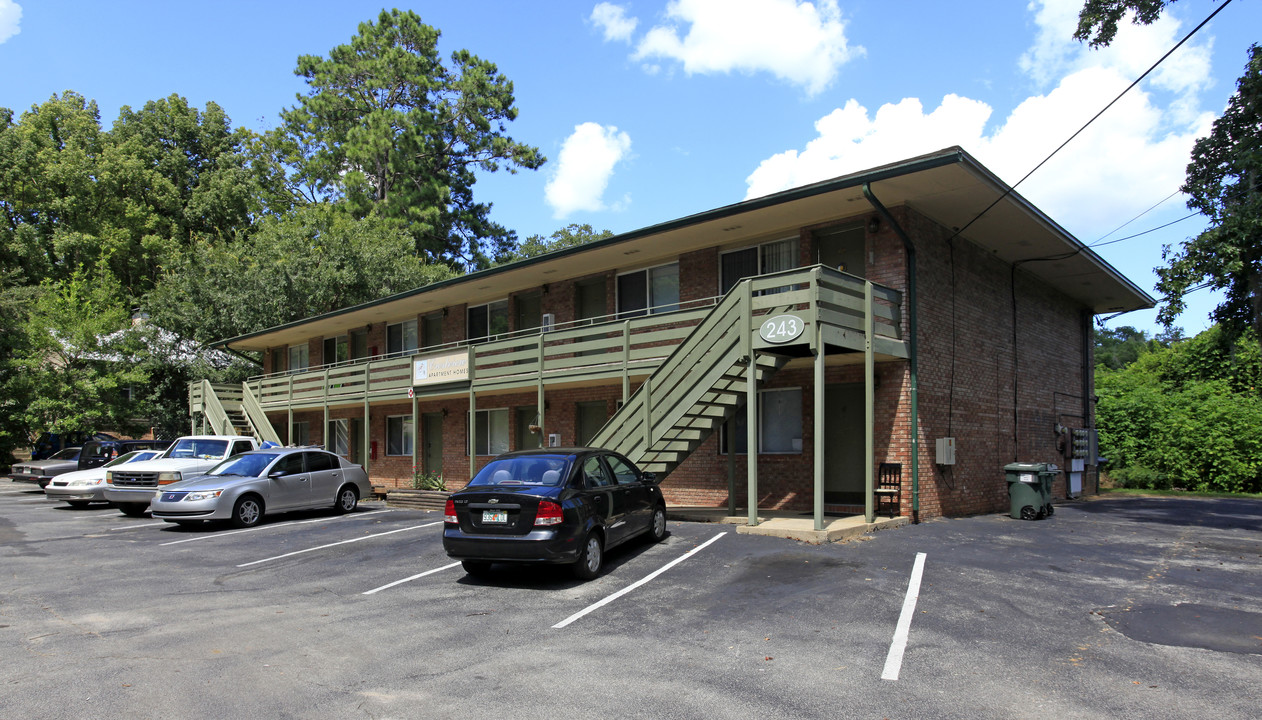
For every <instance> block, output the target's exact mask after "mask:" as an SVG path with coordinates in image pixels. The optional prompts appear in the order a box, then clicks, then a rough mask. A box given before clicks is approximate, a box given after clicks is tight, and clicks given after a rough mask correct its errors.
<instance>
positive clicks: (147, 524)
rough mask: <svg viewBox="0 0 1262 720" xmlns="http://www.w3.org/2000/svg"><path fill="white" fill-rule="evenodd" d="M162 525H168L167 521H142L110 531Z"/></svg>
mask: <svg viewBox="0 0 1262 720" xmlns="http://www.w3.org/2000/svg"><path fill="white" fill-rule="evenodd" d="M160 525H166V523H165V522H156V523H141V524H138V525H124V526H122V527H116V528H110V529H109V530H110V532H118V531H119V530H135V529H137V528H147V527H158V526H160Z"/></svg>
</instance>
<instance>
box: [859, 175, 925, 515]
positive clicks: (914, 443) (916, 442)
mask: <svg viewBox="0 0 1262 720" xmlns="http://www.w3.org/2000/svg"><path fill="white" fill-rule="evenodd" d="M863 196H864V197H865V198H867V199H868V202H869V203H871V204H872V207H873V208H875V209H876V211H877V213H878V214H880V216H881V217H882V218H884V219H885V222H887V223H889V224H890V227H891V228H893V229H894V233H895V234H896V235H898V239H899V240H902V241H903V249H904V250H906V252H907V354H908V358H907V365H908V368H909V370H910V371H911V458H912V461H911V521H912V522H913V523H917V524H918V523H919V522H920V380H919V377H918V375H917V369H916V346H917V345H918V343H917V340H916V246H915V245H913V244H912V242H911V238H909V237H907V233H905V232H903V228H902V226H900V225H899V224H898V221H897V220H895V219H894V216H893V215H890V211H889V210H886V209H885V206H884V205H882V204H881V201H880V200H877V199H876V196H875V195H873V194H872V183H870V182H865V183H863Z"/></svg>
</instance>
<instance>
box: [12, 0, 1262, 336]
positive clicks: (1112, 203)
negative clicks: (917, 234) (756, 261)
mask: <svg viewBox="0 0 1262 720" xmlns="http://www.w3.org/2000/svg"><path fill="white" fill-rule="evenodd" d="M1220 4H1221V0H1180V1H1179V2H1177V3H1175V4H1174V5H1173V6H1172V7H1171V8H1170V10H1169V11H1168V12H1167V14H1166V16H1165V17H1164V18H1163V19H1162V20H1161V21H1160V22H1159V23H1157V24H1156V25H1154V26H1151V27H1147V28H1137V27H1133V26H1130V25H1127V26H1125V27H1123V29H1122V31H1121V32H1120V33H1119V35H1118V37H1117V39H1116V40H1115V41H1114V43H1113V45H1112V46H1111V47H1110V48H1108V49H1107V50H1104V51H1091V50H1088V49H1087V48H1085V47H1084V46H1082V45H1081V44H1079V43H1076V42H1074V41H1073V40H1072V38H1071V36H1072V33H1073V28H1074V23H1075V20H1076V16H1077V12H1078V10H1079V8H1080V7H1081V0H1032V1H1031V2H1029V3H1028V4H1025V3H1020V2H1011V0H1008V1H999V0H993V1H991V2H976V3H965V4H961V3H943V2H931V1H928V0H903V1H901V2H888V1H885V2H882V1H878V0H815V1H814V2H811V3H808V2H801V1H800V0H628V1H626V2H599V3H598V2H594V1H593V0H586V1H584V2H577V1H570V0H548V1H547V2H520V1H516V2H514V1H509V0H485V1H482V0H465V1H463V2H451V0H443V1H442V2H414V3H410V4H402V5H401V6H400V7H401V8H403V9H411V10H414V11H415V12H416V13H417V14H418V15H420V16H421V18H422V20H423V21H425V22H426V23H428V24H430V25H433V26H435V27H437V28H438V29H439V30H441V31H442V39H441V40H440V50H441V51H442V52H443V54H444V55H450V53H451V52H452V51H454V50H458V49H462V48H463V49H467V50H469V51H471V52H473V53H475V54H477V55H479V56H480V57H482V58H484V59H487V60H490V61H492V62H494V63H496V64H497V65H498V66H499V68H500V70H501V71H502V72H503V73H504V74H505V75H507V77H508V78H509V79H510V80H512V81H513V83H514V85H515V91H516V97H517V106H518V108H519V110H520V115H519V117H518V119H517V121H516V122H514V123H513V124H512V125H511V126H510V128H509V132H510V134H511V135H512V136H513V137H514V138H515V139H517V140H519V141H522V142H526V143H529V144H532V145H535V146H537V147H539V148H540V149H541V150H542V151H543V153H544V154H545V155H546V156H547V157H548V158H549V161H548V163H547V164H546V165H545V166H544V168H543V169H541V170H539V171H534V172H531V171H526V172H522V173H519V174H517V175H509V174H506V173H499V174H496V175H489V176H485V177H482V178H481V179H480V180H479V182H478V184H477V186H476V190H475V193H476V194H477V196H478V197H479V199H481V200H484V201H490V202H492V203H493V204H494V209H493V211H492V217H493V219H495V220H496V221H498V222H500V223H501V224H503V225H505V226H507V227H509V228H511V229H514V230H516V231H517V232H518V234H519V235H520V236H522V237H526V236H528V235H532V234H540V235H548V234H551V233H552V232H553V231H554V230H556V229H558V228H560V227H563V226H564V225H566V224H569V223H590V224H591V225H593V226H594V227H596V228H597V229H606V228H607V229H610V230H613V231H615V232H623V231H627V230H633V229H636V228H640V227H644V226H646V225H651V224H653V223H657V222H661V221H665V220H670V219H674V218H678V217H681V216H684V215H689V214H693V213H696V212H701V211H704V210H708V209H711V208H714V207H719V206H722V205H727V204H730V203H733V202H737V201H740V200H743V199H747V198H750V197H757V196H759V195H763V194H766V193H769V192H775V191H778V190H783V189H787V188H790V187H794V186H796V185H800V184H804V183H808V182H814V181H816V180H822V179H825V178H829V177H835V176H837V175H841V174H845V173H849V172H854V171H857V170H862V169H864V168H867V167H872V166H875V165H879V164H883V163H886V162H891V161H894V160H898V159H902V158H906V157H912V156H915V155H918V154H921V153H924V152H928V151H932V150H937V149H941V148H944V147H948V146H951V145H960V146H962V147H964V148H965V149H966V150H967V151H968V152H970V153H972V154H973V155H974V156H976V157H977V158H978V159H979V160H980V161H981V162H982V163H984V164H986V165H987V166H988V167H989V168H990V169H991V170H992V171H994V172H996V173H997V174H998V175H999V176H1000V177H1002V178H1004V179H1005V180H1007V181H1008V182H1016V181H1017V180H1019V179H1020V178H1021V177H1022V176H1023V175H1025V174H1026V173H1027V172H1028V171H1029V170H1030V169H1032V168H1033V167H1034V166H1035V165H1037V164H1038V163H1039V162H1040V161H1041V160H1042V159H1043V158H1044V157H1046V156H1047V154H1048V153H1050V152H1051V151H1052V150H1053V149H1055V147H1056V146H1057V145H1059V144H1060V143H1061V142H1063V141H1064V140H1065V139H1066V138H1067V137H1069V135H1071V134H1072V133H1073V131H1074V130H1076V129H1077V128H1078V127H1080V126H1081V125H1082V124H1083V123H1084V122H1086V120H1087V119H1089V118H1090V117H1091V116H1092V115H1094V114H1095V113H1096V112H1097V111H1098V110H1099V109H1101V108H1103V107H1104V106H1105V105H1106V104H1107V103H1108V102H1109V101H1110V100H1112V99H1113V97H1114V96H1116V95H1117V93H1119V92H1120V91H1121V90H1122V89H1123V88H1125V87H1126V86H1127V85H1128V84H1130V83H1131V81H1133V80H1134V79H1135V78H1136V77H1138V76H1139V75H1140V74H1141V73H1142V72H1143V71H1144V70H1146V69H1147V68H1148V66H1149V65H1151V64H1152V63H1153V62H1155V61H1156V60H1157V59H1158V58H1159V57H1160V56H1161V55H1162V54H1164V53H1165V52H1166V51H1167V50H1168V49H1169V48H1170V47H1172V46H1173V45H1174V44H1175V43H1176V42H1177V41H1178V40H1179V39H1180V38H1182V37H1183V35H1184V34H1186V33H1187V32H1188V31H1190V30H1191V29H1192V28H1193V27H1195V26H1196V25H1197V24H1198V23H1199V22H1200V21H1201V20H1202V19H1204V18H1205V17H1206V16H1208V15H1209V13H1211V12H1212V11H1213V10H1214V9H1215V8H1217V7H1219V6H1220ZM381 9H382V5H381V4H379V3H377V2H357V1H356V0H335V1H325V0H307V1H305V2H291V1H290V0H265V1H262V2H260V1H259V0H252V1H248V2H242V1H238V0H218V1H217V2H213V3H210V2H200V1H195V0H190V1H189V2H179V3H173V2H149V1H141V0H135V1H131V2H128V1H123V0H120V1H117V2H107V1H103V0H93V1H83V0H0V106H3V107H8V108H11V109H13V110H14V111H16V112H18V113H20V112H23V111H25V110H27V109H29V108H30V107H31V106H32V105H34V104H38V103H40V102H43V101H45V100H47V99H48V98H49V96H51V95H52V94H54V93H60V92H62V91H64V90H74V91H76V92H79V93H81V94H83V95H85V96H86V97H88V98H91V99H94V100H96V101H97V103H98V105H99V106H100V110H101V120H102V124H103V125H104V126H105V127H107V128H108V127H110V126H111V125H112V124H113V122H114V120H115V119H116V118H117V117H118V111H119V108H120V107H121V106H123V105H130V106H133V107H139V106H141V105H143V104H144V103H145V102H146V101H148V100H153V99H157V98H161V97H165V96H167V95H169V94H171V93H178V94H180V95H182V96H184V97H185V98H187V99H188V100H189V102H190V103H192V104H194V105H196V106H198V107H204V105H205V103H206V102H207V101H214V102H216V103H218V104H219V105H220V106H222V107H223V108H224V109H225V110H226V111H227V112H228V114H229V116H230V117H231V118H232V120H233V122H234V124H235V125H237V126H244V127H247V128H251V129H255V130H264V129H267V128H270V127H272V126H273V125H274V124H275V123H276V120H277V117H278V113H279V111H280V110H282V109H283V108H285V107H288V106H291V105H293V104H294V96H295V94H296V93H299V92H302V91H303V90H304V85H303V83H302V82H301V81H300V80H299V79H298V78H296V77H295V76H294V75H293V69H294V66H295V64H296V63H295V61H296V59H297V57H298V56H299V55H301V54H318V55H327V53H328V51H329V50H330V49H331V48H332V47H334V46H335V45H339V44H343V43H346V42H348V41H349V39H350V38H351V37H352V36H353V35H354V34H355V33H356V28H357V26H358V24H359V23H360V22H364V21H368V20H373V19H375V18H376V16H377V14H378V13H379V12H380V11H381ZM1259 27H1262V5H1260V4H1259V3H1258V2H1256V0H1235V2H1233V3H1232V4H1231V5H1230V6H1229V7H1227V8H1226V9H1225V10H1224V11H1223V12H1222V13H1221V14H1220V15H1219V16H1218V17H1217V18H1216V19H1215V20H1214V21H1213V22H1212V23H1210V24H1209V25H1208V26H1206V27H1205V29H1203V30H1201V32H1200V33H1198V34H1197V35H1196V36H1195V37H1194V38H1193V39H1192V40H1191V41H1190V42H1189V43H1188V44H1187V45H1185V46H1184V47H1183V48H1182V49H1181V50H1180V51H1179V52H1178V53H1176V54H1175V55H1173V56H1171V58H1170V59H1168V60H1167V61H1166V62H1165V63H1164V64H1163V65H1162V66H1161V67H1160V68H1159V70H1158V71H1156V72H1155V73H1154V74H1153V75H1151V76H1149V78H1148V79H1147V80H1145V82H1144V83H1143V84H1141V85H1140V86H1139V87H1137V88H1136V89H1135V90H1132V91H1131V92H1130V93H1129V94H1128V95H1127V96H1126V98H1124V99H1123V100H1122V101H1121V102H1119V103H1118V104H1117V105H1115V106H1114V107H1113V109H1111V110H1110V111H1109V112H1108V113H1106V114H1105V115H1104V116H1103V117H1102V118H1101V119H1100V120H1098V121H1096V122H1095V123H1094V124H1093V125H1092V127H1091V128H1089V129H1088V130H1087V131H1086V132H1084V133H1083V134H1082V135H1081V136H1079V137H1078V138H1077V139H1076V140H1075V141H1074V142H1073V143H1071V144H1070V145H1069V146H1068V147H1066V148H1065V149H1064V150H1062V151H1061V152H1060V153H1059V154H1058V155H1057V156H1056V158H1054V159H1053V160H1052V161H1051V162H1049V163H1048V164H1047V165H1045V166H1044V167H1043V168H1042V169H1040V170H1039V171H1038V172H1037V173H1035V174H1034V175H1033V176H1032V177H1031V178H1030V179H1029V180H1027V181H1026V182H1025V183H1023V184H1022V185H1021V186H1020V187H1019V189H1018V191H1019V192H1020V193H1021V194H1023V195H1024V196H1025V197H1026V198H1028V199H1029V200H1030V201H1031V202H1033V203H1034V204H1035V205H1037V206H1038V207H1039V208H1040V209H1042V210H1043V211H1044V212H1046V213H1047V214H1049V215H1050V216H1051V217H1052V218H1054V219H1055V220H1056V221H1057V222H1059V223H1060V224H1061V225H1062V226H1064V227H1065V228H1066V229H1068V230H1069V231H1070V232H1072V233H1074V234H1075V235H1076V236H1077V237H1078V238H1079V239H1081V240H1082V241H1084V242H1086V243H1094V242H1097V241H1100V240H1106V241H1107V240H1114V239H1117V238H1122V237H1125V236H1128V235H1133V234H1135V233H1140V232H1143V231H1146V230H1150V229H1152V228H1156V227H1158V226H1160V225H1163V224H1166V223H1171V222H1175V221H1179V222H1175V224H1173V225H1171V226H1170V227H1168V228H1166V229H1164V230H1160V231H1156V232H1152V233H1149V234H1146V235H1143V236H1142V237H1138V238H1134V239H1130V240H1124V241H1121V242H1116V243H1113V244H1109V245H1101V246H1099V247H1098V249H1097V252H1099V253H1100V255H1102V256H1103V257H1104V258H1105V259H1106V260H1108V261H1109V262H1111V263H1113V264H1114V265H1115V266H1116V267H1118V268H1119V269H1120V270H1121V271H1122V272H1124V273H1125V274H1126V275H1127V276H1128V277H1130V278H1131V279H1132V280H1134V281H1135V282H1136V283H1137V284H1139V285H1140V286H1141V287H1144V288H1146V289H1148V290H1149V291H1150V293H1151V294H1153V295H1154V297H1155V296H1156V293H1155V291H1153V290H1152V287H1153V283H1154V282H1155V281H1156V276H1155V274H1154V273H1153V272H1152V268H1153V267H1155V266H1157V265H1159V264H1160V263H1161V247H1162V245H1163V244H1170V243H1177V242H1179V241H1181V240H1183V239H1184V238H1186V237H1189V236H1192V235H1195V234H1196V233H1198V232H1199V231H1200V230H1201V229H1202V228H1203V227H1204V225H1203V223H1202V222H1201V220H1200V219H1199V218H1192V219H1187V220H1181V221H1180V219H1181V218H1183V217H1184V216H1186V215H1188V214H1189V211H1188V210H1187V209H1186V207H1185V205H1184V198H1183V197H1182V196H1181V195H1178V194H1177V190H1178V187H1179V185H1180V184H1181V183H1182V180H1183V175H1184V168H1185V166H1186V164H1187V160H1188V153H1189V152H1190V150H1191V147H1192V143H1193V142H1194V141H1195V139H1196V138H1197V137H1200V136H1202V135H1204V134H1205V133H1206V132H1208V130H1209V127H1210V123H1211V122H1212V120H1213V118H1214V117H1215V116H1216V115H1217V114H1218V113H1220V112H1221V111H1222V109H1223V108H1224V107H1225V106H1226V103H1227V101H1228V99H1229V98H1230V96H1231V95H1232V93H1233V92H1234V91H1235V80H1236V78H1237V77H1238V76H1239V75H1240V73H1241V72H1242V70H1243V68H1244V63H1245V52H1246V49H1247V48H1248V46H1249V44H1250V43H1251V42H1255V41H1257V40H1258V37H1257V28H1259ZM1153 206H1156V207H1155V208H1154V207H1153ZM1149 208H1152V209H1151V210H1149ZM1146 210H1148V212H1147V213H1146V214H1143V215H1142V217H1139V218H1138V219H1135V218H1136V217H1137V216H1140V214H1141V213H1144V212H1145V211H1146ZM1128 222H1129V224H1126V223H1128ZM1124 224H1125V227H1121V226H1123V225H1124ZM1119 227H1121V229H1120V230H1119V229H1118V228H1119ZM1215 302H1216V299H1215V298H1214V296H1213V295H1212V294H1210V293H1208V292H1204V291H1202V292H1200V293H1198V294H1197V295H1195V296H1193V298H1192V301H1191V302H1190V303H1189V310H1188V311H1187V312H1186V313H1185V314H1184V315H1183V316H1182V317H1181V319H1180V322H1179V324H1180V325H1181V326H1182V327H1183V328H1184V329H1185V330H1186V331H1187V332H1189V333H1190V334H1191V333H1195V332H1199V331H1200V330H1202V329H1204V328H1205V327H1206V326H1207V324H1208V322H1207V319H1206V316H1207V313H1208V312H1209V310H1210V309H1212V307H1213V305H1214V304H1215ZM1154 316H1155V313H1154V312H1151V311H1150V312H1138V313H1131V314H1128V315H1125V316H1122V317H1120V318H1117V319H1115V320H1113V321H1111V322H1110V323H1109V325H1110V326H1117V325H1122V324H1130V325H1135V326H1137V327H1140V328H1141V329H1146V330H1150V331H1151V330H1153V328H1154V326H1153V318H1154Z"/></svg>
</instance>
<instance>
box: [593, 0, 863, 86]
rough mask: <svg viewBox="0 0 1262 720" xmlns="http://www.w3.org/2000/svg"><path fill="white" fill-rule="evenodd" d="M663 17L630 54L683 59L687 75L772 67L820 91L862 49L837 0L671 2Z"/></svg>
mask: <svg viewBox="0 0 1262 720" xmlns="http://www.w3.org/2000/svg"><path fill="white" fill-rule="evenodd" d="M597 7H598V8H599V7H600V6H597ZM593 16H594V13H593ZM665 16H666V20H667V22H666V23H665V24H662V25H657V26H654V27H653V28H651V29H649V31H648V32H647V33H646V34H645V35H644V37H643V38H641V40H640V42H639V44H638V45H637V46H636V50H635V53H634V54H633V56H632V57H633V58H634V59H636V60H641V61H651V60H658V59H660V60H666V61H678V62H679V63H682V65H683V68H684V71H685V72H686V73H688V74H689V75H695V74H711V73H730V72H734V71H735V72H743V73H758V72H768V73H771V74H772V75H774V76H776V77H777V78H780V79H781V80H784V81H787V82H789V83H792V84H794V85H799V86H801V87H803V88H805V90H806V91H807V93H809V94H811V95H815V94H817V93H819V92H821V91H822V90H824V89H825V88H826V87H828V85H829V84H831V83H832V81H833V80H834V79H835V78H836V76H837V72H838V70H839V69H840V68H841V66H842V65H844V64H845V63H846V62H847V61H849V60H850V59H851V58H853V57H856V56H859V55H862V54H863V52H864V50H863V48H862V47H858V46H855V47H851V46H850V45H849V43H848V42H847V40H846V24H845V22H843V21H842V19H841V11H840V10H839V9H838V7H837V0H818V2H817V3H811V2H804V1H802V0H671V2H669V3H668V4H667V5H666V10H665ZM685 25H686V26H687V28H686V30H684V31H683V32H682V34H681V30H680V26H685ZM606 39H608V31H606ZM650 67H655V66H653V65H650Z"/></svg>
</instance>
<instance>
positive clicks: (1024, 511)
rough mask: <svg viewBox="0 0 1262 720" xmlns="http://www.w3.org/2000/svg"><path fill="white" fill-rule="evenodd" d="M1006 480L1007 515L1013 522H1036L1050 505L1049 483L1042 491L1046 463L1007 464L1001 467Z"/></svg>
mask: <svg viewBox="0 0 1262 720" xmlns="http://www.w3.org/2000/svg"><path fill="white" fill-rule="evenodd" d="M1003 470H1004V473H1005V474H1006V475H1007V478H1008V500H1009V502H1010V507H1009V514H1010V515H1011V516H1012V518H1013V519H1015V520H1038V519H1040V518H1042V517H1043V515H1044V514H1045V513H1046V512H1047V506H1048V504H1050V502H1051V500H1050V497H1049V496H1050V493H1051V491H1050V487H1051V486H1050V483H1049V485H1048V487H1049V490H1048V491H1047V493H1048V494H1047V495H1044V491H1043V484H1044V480H1043V476H1044V475H1045V474H1047V463H1009V464H1008V465H1004V466H1003Z"/></svg>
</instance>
